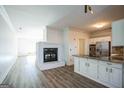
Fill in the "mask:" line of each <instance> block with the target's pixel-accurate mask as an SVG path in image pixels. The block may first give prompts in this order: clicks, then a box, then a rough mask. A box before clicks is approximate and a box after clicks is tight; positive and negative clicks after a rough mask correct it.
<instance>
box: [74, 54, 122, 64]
mask: <svg viewBox="0 0 124 93" xmlns="http://www.w3.org/2000/svg"><path fill="white" fill-rule="evenodd" d="M73 56H75V57H82V58H89V59H96V60H101V61H108V62H112V63H119V64H124V60H116V59H112V58H111V57H91V56H89V55H73Z"/></svg>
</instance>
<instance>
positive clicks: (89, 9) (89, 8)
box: [84, 5, 93, 14]
mask: <svg viewBox="0 0 124 93" xmlns="http://www.w3.org/2000/svg"><path fill="white" fill-rule="evenodd" d="M84 9H85V13H87V12H88V11H90V13H91V14H93V10H92V8H91V6H89V5H85V6H84Z"/></svg>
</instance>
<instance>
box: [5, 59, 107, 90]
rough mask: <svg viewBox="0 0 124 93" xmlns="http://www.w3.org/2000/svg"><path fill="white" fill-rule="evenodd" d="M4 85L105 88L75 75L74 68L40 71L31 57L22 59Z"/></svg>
mask: <svg viewBox="0 0 124 93" xmlns="http://www.w3.org/2000/svg"><path fill="white" fill-rule="evenodd" d="M3 84H7V85H9V86H11V87H14V88H105V86H104V85H101V84H99V83H97V82H95V81H93V80H91V79H88V78H86V77H84V76H81V75H79V74H77V73H75V72H74V67H73V66H66V67H60V68H55V69H50V70H45V71H40V70H39V69H37V68H36V66H35V64H34V62H33V61H32V60H31V59H30V57H29V58H27V57H20V58H19V59H18V61H17V62H16V63H15V65H14V66H13V67H12V69H11V70H10V72H9V73H8V75H7V77H6V78H5V80H4V81H3Z"/></svg>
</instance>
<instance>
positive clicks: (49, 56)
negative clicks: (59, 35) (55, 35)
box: [43, 48, 58, 62]
mask: <svg viewBox="0 0 124 93" xmlns="http://www.w3.org/2000/svg"><path fill="white" fill-rule="evenodd" d="M43 54H44V62H53V61H58V48H43Z"/></svg>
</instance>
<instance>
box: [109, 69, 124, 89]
mask: <svg viewBox="0 0 124 93" xmlns="http://www.w3.org/2000/svg"><path fill="white" fill-rule="evenodd" d="M109 73H110V83H111V84H112V85H113V86H115V87H122V70H121V69H118V68H110V70H109Z"/></svg>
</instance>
